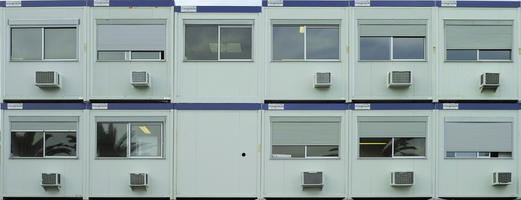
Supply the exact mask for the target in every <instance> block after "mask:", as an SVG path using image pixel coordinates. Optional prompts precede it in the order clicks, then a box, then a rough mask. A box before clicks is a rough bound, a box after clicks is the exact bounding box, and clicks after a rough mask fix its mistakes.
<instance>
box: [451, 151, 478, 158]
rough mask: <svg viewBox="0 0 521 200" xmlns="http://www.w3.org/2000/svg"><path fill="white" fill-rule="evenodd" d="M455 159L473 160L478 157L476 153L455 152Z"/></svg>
mask: <svg viewBox="0 0 521 200" xmlns="http://www.w3.org/2000/svg"><path fill="white" fill-rule="evenodd" d="M455 155H456V158H475V157H477V156H478V152H456V153H455Z"/></svg>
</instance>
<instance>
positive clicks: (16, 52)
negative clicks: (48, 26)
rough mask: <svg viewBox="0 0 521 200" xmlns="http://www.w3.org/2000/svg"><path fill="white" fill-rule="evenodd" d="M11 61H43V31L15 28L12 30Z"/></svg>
mask: <svg viewBox="0 0 521 200" xmlns="http://www.w3.org/2000/svg"><path fill="white" fill-rule="evenodd" d="M11 59H12V60H41V59H42V29H41V28H13V29H11Z"/></svg>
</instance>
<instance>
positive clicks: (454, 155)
mask: <svg viewBox="0 0 521 200" xmlns="http://www.w3.org/2000/svg"><path fill="white" fill-rule="evenodd" d="M445 157H447V158H454V157H456V153H455V152H453V151H447V152H446V153H445Z"/></svg>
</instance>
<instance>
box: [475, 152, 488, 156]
mask: <svg viewBox="0 0 521 200" xmlns="http://www.w3.org/2000/svg"><path fill="white" fill-rule="evenodd" d="M478 156H479V157H490V152H479V153H478Z"/></svg>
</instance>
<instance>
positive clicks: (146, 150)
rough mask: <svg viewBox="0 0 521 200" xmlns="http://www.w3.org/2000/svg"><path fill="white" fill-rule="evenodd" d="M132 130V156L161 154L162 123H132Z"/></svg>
mask: <svg viewBox="0 0 521 200" xmlns="http://www.w3.org/2000/svg"><path fill="white" fill-rule="evenodd" d="M130 130H131V132H130V134H131V140H130V142H131V144H130V145H131V148H130V155H131V156H139V157H144V156H161V134H162V128H161V124H159V123H142V124H141V123H140V124H132V126H131V129H130Z"/></svg>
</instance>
